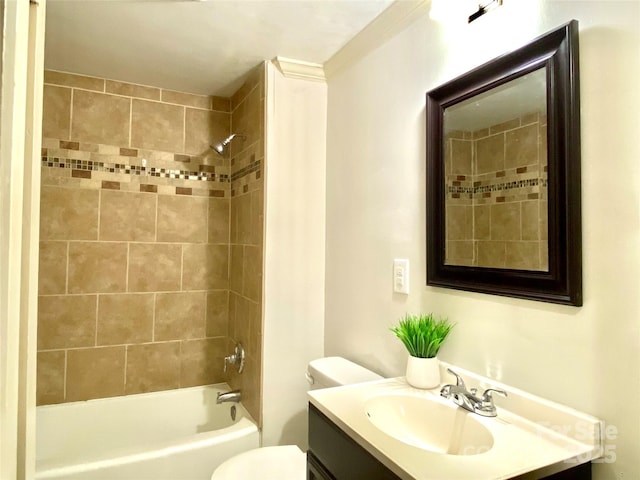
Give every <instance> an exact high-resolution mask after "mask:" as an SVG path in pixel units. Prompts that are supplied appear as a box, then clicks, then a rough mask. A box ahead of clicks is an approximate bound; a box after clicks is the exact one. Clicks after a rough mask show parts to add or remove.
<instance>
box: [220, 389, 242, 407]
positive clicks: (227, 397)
mask: <svg viewBox="0 0 640 480" xmlns="http://www.w3.org/2000/svg"><path fill="white" fill-rule="evenodd" d="M241 396H242V395H241V394H240V390H233V391H231V392H225V393H222V392H218V398H216V403H218V404H220V403H224V402H236V403H238V402H240V399H241Z"/></svg>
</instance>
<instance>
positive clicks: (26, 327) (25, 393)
mask: <svg viewBox="0 0 640 480" xmlns="http://www.w3.org/2000/svg"><path fill="white" fill-rule="evenodd" d="M45 3H46V0H40V2H39V4H38V3H30V2H25V1H15V0H10V1H3V4H4V14H5V17H4V20H3V22H2V28H3V30H2V39H3V42H2V44H3V52H2V82H1V84H0V95H1V102H0V122H1V124H2V125H1V128H0V184H1V188H0V478H3V479H4V478H11V479H14V478H15V479H17V480H25V479H29V478H32V477H33V473H34V470H35V459H34V451H35V388H36V324H37V320H36V311H37V280H38V236H39V210H40V203H39V192H40V142H41V128H42V79H43V78H42V77H43V66H44V20H45V14H44V5H45Z"/></svg>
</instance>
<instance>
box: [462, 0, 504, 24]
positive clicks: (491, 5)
mask: <svg viewBox="0 0 640 480" xmlns="http://www.w3.org/2000/svg"><path fill="white" fill-rule="evenodd" d="M501 5H502V0H491V1H490V2H488V3H485V4H484V5H482V4H480V5H478V11H477V12H475V13H472V14H471V15H469V23H471V22H473V21H474V20H477V19H478V18H480V17H481V16H482V15H484V14H485V13H487V12H490V11H491V10H493V9H495V8H498V7H499V6H501Z"/></svg>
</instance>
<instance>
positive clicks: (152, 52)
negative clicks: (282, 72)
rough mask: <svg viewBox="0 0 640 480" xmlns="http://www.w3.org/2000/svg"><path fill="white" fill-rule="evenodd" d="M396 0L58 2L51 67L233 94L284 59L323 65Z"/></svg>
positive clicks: (51, 22) (49, 26) (51, 5)
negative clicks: (252, 73)
mask: <svg viewBox="0 0 640 480" xmlns="http://www.w3.org/2000/svg"><path fill="white" fill-rule="evenodd" d="M392 2H393V0H49V1H48V2H47V23H46V39H45V67H46V68H47V69H51V70H59V71H64V72H73V73H80V74H84V75H92V76H98V77H105V78H109V79H113V80H120V81H125V82H131V83H139V84H143V85H153V86H157V87H162V88H167V89H172V90H179V91H183V92H190V93H197V94H202V95H219V96H225V97H226V96H230V95H231V94H232V93H233V92H234V91H235V90H236V89H237V88H238V87H239V86H240V85H241V84H242V82H243V81H244V77H245V75H246V74H247V73H248V71H249V70H250V69H251V68H253V67H255V66H256V65H257V64H259V63H260V62H262V61H264V60H270V59H272V58H274V57H276V56H282V57H286V58H290V59H296V60H302V61H305V62H311V63H319V64H322V63H324V62H326V61H327V60H329V59H330V58H331V57H332V56H333V55H334V54H335V53H336V52H337V51H338V50H340V48H341V47H343V46H344V45H345V44H346V43H347V42H348V41H349V40H350V39H351V38H353V37H354V36H355V35H356V34H357V33H358V32H360V31H361V30H362V29H363V28H364V27H365V26H366V25H367V24H369V23H370V22H371V21H372V20H373V19H374V18H375V17H377V16H378V15H379V14H380V13H381V12H382V11H383V10H384V9H385V8H387V7H388V6H389V5H390V4H391V3H392Z"/></svg>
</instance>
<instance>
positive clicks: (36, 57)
mask: <svg viewBox="0 0 640 480" xmlns="http://www.w3.org/2000/svg"><path fill="white" fill-rule="evenodd" d="M45 16H46V0H39V1H38V2H31V3H30V8H29V43H28V50H27V55H28V57H27V84H26V86H27V92H26V93H27V98H26V100H27V103H26V115H25V119H26V121H25V149H24V166H25V169H24V183H23V188H24V190H23V196H22V199H23V215H22V266H21V270H22V284H21V295H20V297H21V300H20V317H21V325H20V380H19V381H20V391H19V397H18V399H19V410H18V441H19V443H18V477H17V478H18V479H31V478H33V477H34V475H35V465H36V460H35V445H36V440H35V431H36V365H37V341H38V338H37V324H38V267H39V252H40V174H41V168H40V152H41V147H42V102H43V99H42V96H43V86H44V29H45Z"/></svg>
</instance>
